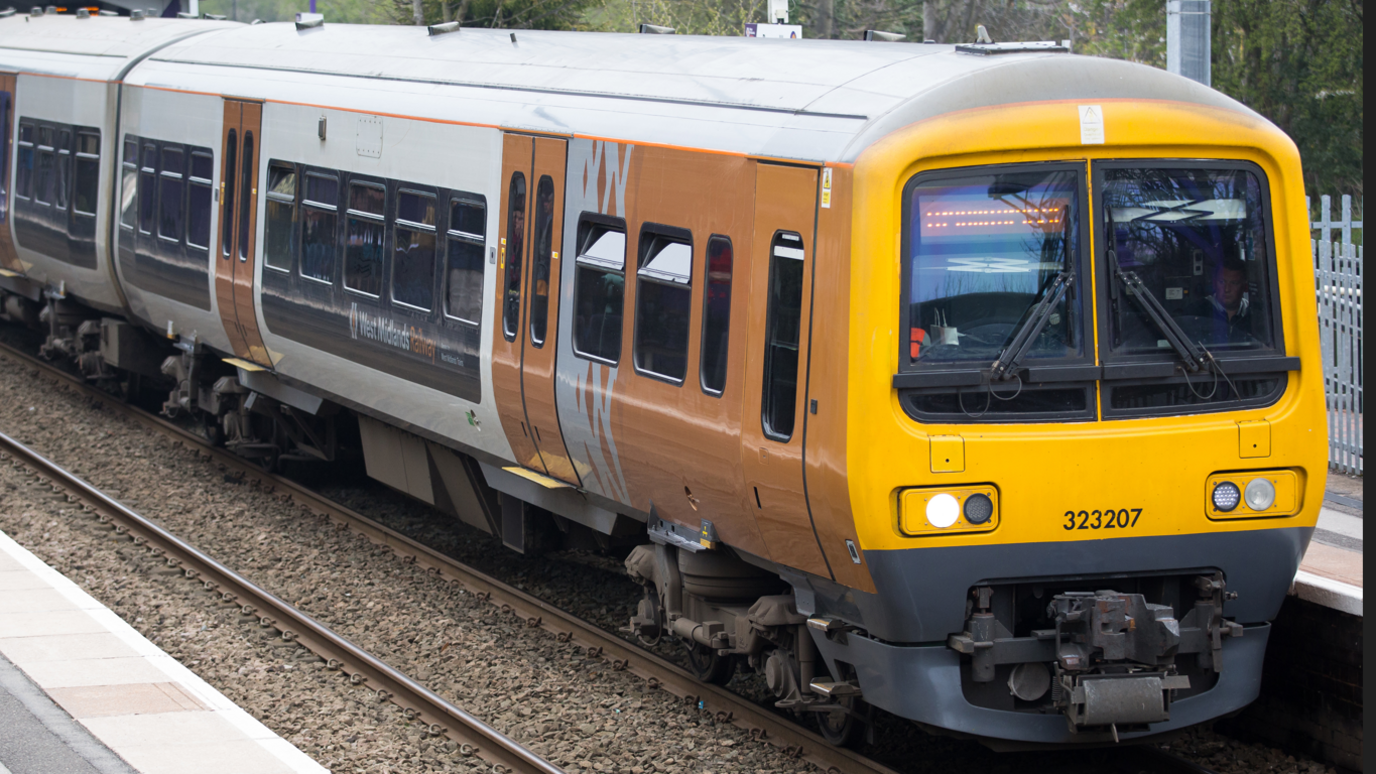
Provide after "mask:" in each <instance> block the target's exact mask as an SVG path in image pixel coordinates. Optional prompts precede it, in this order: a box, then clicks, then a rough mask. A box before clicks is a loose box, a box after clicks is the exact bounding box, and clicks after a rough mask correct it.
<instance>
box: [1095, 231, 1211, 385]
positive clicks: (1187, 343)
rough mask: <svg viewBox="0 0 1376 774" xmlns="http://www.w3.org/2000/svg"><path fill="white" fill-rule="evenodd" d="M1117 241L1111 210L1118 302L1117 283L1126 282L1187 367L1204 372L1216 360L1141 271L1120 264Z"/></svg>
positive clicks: (1110, 258)
mask: <svg viewBox="0 0 1376 774" xmlns="http://www.w3.org/2000/svg"><path fill="white" fill-rule="evenodd" d="M1116 241H1117V234H1115V233H1114V229H1113V211H1112V210H1109V213H1108V240H1107V242H1108V265H1109V269H1110V270H1111V271H1112V272H1113V275H1114V277H1115V279H1116V280H1117V282H1115V283H1114V286H1113V293H1112V295H1113V297H1114V299H1115V300H1116V299H1117V296H1118V287H1117V284H1118V282H1121V283H1123V287H1124V288H1125V289H1126V290H1127V293H1128V295H1129V296H1132V298H1133V299H1134V300H1135V301H1136V302H1137V305H1138V306H1139V307H1141V308H1142V311H1143V312H1145V313H1146V315H1147V317H1149V318H1150V319H1151V321H1152V323H1153V324H1154V325H1155V326H1156V329H1157V330H1159V331H1161V333H1162V334H1164V335H1165V337H1166V341H1167V342H1168V343H1169V344H1170V345H1171V348H1172V349H1174V350H1175V351H1176V352H1177V353H1179V354H1180V359H1181V360H1183V361H1185V362H1184V365H1185V367H1186V368H1188V369H1189V370H1190V371H1192V372H1198V371H1199V370H1201V369H1203V368H1204V367H1205V366H1206V365H1207V364H1208V362H1209V361H1210V360H1212V358H1211V357H1210V356H1209V353H1208V351H1207V350H1205V349H1204V348H1203V347H1201V346H1200V345H1199V344H1198V343H1196V342H1195V340H1194V339H1192V338H1190V335H1189V334H1188V333H1186V332H1185V329H1184V328H1181V327H1180V323H1178V322H1176V321H1175V318H1174V317H1171V314H1170V312H1167V311H1166V307H1164V306H1162V305H1161V302H1160V301H1157V300H1156V296H1154V295H1152V292H1151V291H1150V290H1148V289H1147V285H1146V283H1144V282H1143V281H1142V278H1141V277H1139V276H1137V272H1133V271H1127V270H1125V269H1123V267H1121V266H1119V265H1118V250H1117V248H1116V246H1115V245H1116Z"/></svg>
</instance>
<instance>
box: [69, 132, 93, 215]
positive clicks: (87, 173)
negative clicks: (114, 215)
mask: <svg viewBox="0 0 1376 774" xmlns="http://www.w3.org/2000/svg"><path fill="white" fill-rule="evenodd" d="M76 151H77V152H76V180H75V182H74V184H73V186H72V188H73V191H74V192H75V195H76V198H75V199H74V200H73V202H72V209H74V210H76V211H77V213H79V214H81V215H91V216H94V215H95V214H96V202H97V201H98V197H99V196H100V136H99V135H96V134H92V133H90V132H80V133H78V134H77V136H76Z"/></svg>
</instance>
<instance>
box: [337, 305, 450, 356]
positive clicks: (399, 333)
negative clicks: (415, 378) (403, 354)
mask: <svg viewBox="0 0 1376 774" xmlns="http://www.w3.org/2000/svg"><path fill="white" fill-rule="evenodd" d="M349 335H350V336H351V337H352V338H354V339H357V338H359V337H360V336H362V337H363V338H365V339H369V340H371V341H376V342H378V343H379V344H383V345H385V346H388V347H396V348H397V349H404V350H406V351H407V352H414V353H416V354H417V355H420V356H422V357H428V358H430V362H432V363H433V362H435V342H434V341H433V340H432V339H429V338H426V337H425V336H424V335H423V334H422V333H421V331H420V329H419V328H413V327H411V326H409V325H397V324H396V323H395V322H392V321H391V320H389V319H387V318H385V317H379V316H376V315H371V314H368V313H367V312H364V311H360V310H359V308H358V302H356V301H355V302H353V303H352V304H350V305H349ZM446 359H447V358H446Z"/></svg>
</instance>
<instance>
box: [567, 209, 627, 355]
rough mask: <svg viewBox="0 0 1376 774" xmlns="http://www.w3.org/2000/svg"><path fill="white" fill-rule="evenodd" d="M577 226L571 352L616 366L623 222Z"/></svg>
mask: <svg viewBox="0 0 1376 774" xmlns="http://www.w3.org/2000/svg"><path fill="white" fill-rule="evenodd" d="M586 217H587V216H585V219H584V221H583V222H581V223H579V224H578V245H579V250H578V257H577V259H576V267H575V271H574V279H573V296H574V302H573V303H574V312H573V314H574V321H573V351H574V352H577V353H578V354H579V355H582V356H583V357H585V358H589V359H593V360H600V361H603V362H605V363H608V364H610V365H616V364H617V363H618V362H619V361H620V360H621V315H622V309H623V305H624V303H625V297H626V221H624V220H621V219H620V218H616V219H607V220H605V221H593V220H588V219H586Z"/></svg>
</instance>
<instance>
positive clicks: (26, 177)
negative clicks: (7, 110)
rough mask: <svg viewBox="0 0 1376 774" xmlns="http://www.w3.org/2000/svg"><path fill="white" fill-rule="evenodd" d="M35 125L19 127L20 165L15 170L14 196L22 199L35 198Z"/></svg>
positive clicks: (21, 125)
mask: <svg viewBox="0 0 1376 774" xmlns="http://www.w3.org/2000/svg"><path fill="white" fill-rule="evenodd" d="M33 167H34V152H33V125H32V124H20V125H19V151H18V163H17V164H16V165H15V170H14V178H15V183H14V195H15V196H18V197H20V198H21V199H28V198H31V197H32V196H33Z"/></svg>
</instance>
